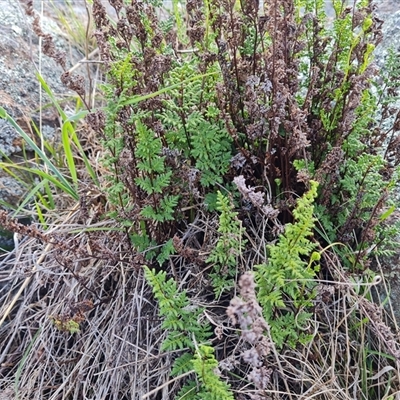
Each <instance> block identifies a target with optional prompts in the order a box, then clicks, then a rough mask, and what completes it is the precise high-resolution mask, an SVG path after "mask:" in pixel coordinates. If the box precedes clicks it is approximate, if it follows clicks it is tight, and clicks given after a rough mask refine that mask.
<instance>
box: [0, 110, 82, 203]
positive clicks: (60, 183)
mask: <svg viewBox="0 0 400 400" xmlns="http://www.w3.org/2000/svg"><path fill="white" fill-rule="evenodd" d="M0 118H3V119H5V120H7V122H8V123H10V124H11V125H12V126H13V127H14V128H15V130H16V131H17V132H18V133H19V134H20V135H21V137H22V138H23V139H24V140H25V141H26V142H27V143H28V144H29V146H31V148H32V149H33V150H34V152H35V153H36V154H37V155H38V156H39V157H40V159H41V160H42V161H43V162H44V163H45V165H46V166H47V167H48V168H49V170H51V172H53V174H54V175H55V176H56V178H57V179H55V178H53V177H52V179H49V180H50V181H52V182H53V183H54V182H55V181H56V182H57V180H58V182H57V184H56V186H58V187H60V188H61V187H63V188H65V189H64V190H63V191H64V192H66V193H69V194H70V195H71V196H72V197H73V198H75V199H78V197H79V196H78V194H77V193H76V191H75V189H74V188H73V187H72V186H71V185H70V184H69V182H68V181H67V179H65V177H64V176H63V175H62V173H61V172H60V171H59V170H58V168H57V167H56V166H55V165H54V164H53V163H52V162H51V161H50V160H49V158H48V157H47V155H46V154H45V153H44V152H43V151H42V150H41V149H40V148H39V147H38V146H37V145H36V143H35V142H34V141H33V140H32V139H31V138H30V137H29V135H27V134H26V133H25V132H24V131H23V130H22V129H21V127H20V126H19V125H18V124H17V123H16V121H15V120H14V119H13V118H12V117H11V116H10V115H9V114H8V113H7V111H6V110H5V109H4V108H3V107H0ZM2 164H3V163H2ZM13 167H16V166H13ZM18 168H20V169H23V170H25V171H28V172H29V171H31V172H33V171H38V170H33V169H30V168H26V167H23V168H22V167H20V166H19V167H18ZM41 172H43V171H41ZM35 173H36V174H37V172H35ZM43 174H45V173H43ZM38 175H40V174H38ZM46 175H47V176H49V175H48V174H46Z"/></svg>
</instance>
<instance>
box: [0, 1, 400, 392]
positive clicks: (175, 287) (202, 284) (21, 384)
mask: <svg viewBox="0 0 400 400" xmlns="http://www.w3.org/2000/svg"><path fill="white" fill-rule="evenodd" d="M92 3H93V4H92V7H91V12H92V16H93V21H94V25H95V31H94V36H95V38H96V41H97V45H98V49H99V50H98V51H99V62H100V63H101V64H102V66H103V73H104V80H103V82H102V83H101V84H99V85H98V90H99V93H100V95H99V96H98V97H100V102H99V104H98V105H97V108H96V109H87V110H86V111H85V112H86V126H85V131H86V132H89V133H90V136H91V137H94V138H96V146H97V148H101V149H102V154H101V159H100V161H99V159H98V158H96V159H95V160H94V159H93V163H95V165H96V168H98V176H99V177H100V178H99V180H98V182H96V185H97V186H96V188H95V189H94V188H91V190H90V191H89V192H88V191H87V183H86V185H83V184H82V183H81V182H77V186H76V187H78V188H79V190H78V191H79V194H80V202H79V203H78V204H76V205H74V206H71V208H72V209H73V210H74V211H73V212H71V213H70V214H68V217H67V218H66V219H65V220H64V221H63V222H60V221H58V222H57V224H59V225H60V226H61V228H60V229H58V230H57V229H55V228H52V229H48V230H45V227H41V228H40V227H30V228H26V227H25V228H24V227H22V226H20V225H18V224H17V223H16V222H15V221H13V220H10V219H9V218H8V217H7V216H6V215H3V214H1V215H0V223H1V224H2V225H5V226H6V227H7V228H8V229H10V230H13V231H15V232H18V233H21V234H24V235H27V236H30V237H31V238H32V239H35V240H36V241H33V240H31V241H29V242H28V244H27V245H25V247H24V246H20V247H19V248H18V249H16V250H15V252H16V253H17V255H18V257H17V258H16V259H17V260H18V262H19V263H21V265H23V266H24V268H25V269H24V271H25V272H26V271H28V270H31V268H32V267H30V264H29V262H30V259H29V254H33V252H32V251H30V252H27V251H25V252H22V250H24V249H26V246H30V247H29V248H34V247H35V246H36V248H35V252H38V251H39V250H41V251H42V252H43V256H42V257H40V260H39V261H38V263H37V264H38V265H39V264H43V266H45V267H46V268H44V267H40V268H39V267H37V266H36V264H35V268H34V270H33V271H34V273H35V274H36V276H37V279H36V280H32V281H31V282H30V286H29V288H30V289H29V290H26V295H25V297H24V300H23V301H21V302H20V303H17V304H18V307H15V309H14V311H13V312H14V315H18V319H17V320H19V321H21V320H22V319H24V320H25V321H27V322H26V324H25V325H24V330H23V332H22V333H21V334H20V336H19V337H17V336H16V334H15V333H14V334H13V335H12V336H11V339H10V338H8V339H7V340H6V339H5V338H6V337H7V334H8V333H9V332H11V329H14V332H16V331H17V329H16V324H15V323H14V322H13V320H12V316H11V317H9V318H8V319H7V321H6V323H5V325H3V326H2V327H1V338H2V339H4V340H3V341H4V343H5V347H6V350H7V351H10V349H14V350H13V351H14V353H13V357H11V358H4V357H6V356H2V357H3V358H2V363H3V364H2V365H5V367H4V368H3V367H2V370H1V371H2V372H1V373H2V376H1V378H2V381H1V382H2V385H3V382H4V387H5V388H6V389H8V387H9V386H7V379H9V377H10V376H13V374H16V375H17V376H18V378H16V379H15V380H14V381H13V382H14V383H15V385H14V387H15V391H16V393H17V396H18V398H20V399H30V398H38V399H39V398H40V399H74V398H92V399H103V398H107V399H108V398H109V399H119V400H121V399H124V400H125V399H126V400H128V399H151V398H154V399H174V398H176V399H197V400H203V399H215V400H217V399H218V400H219V399H248V398H249V399H271V398H282V399H287V398H293V397H300V398H321V399H354V398H356V399H383V398H387V399H390V398H394V396H395V395H396V393H398V388H399V387H400V380H399V376H400V369H399V365H400V364H399V361H400V345H399V342H398V339H397V338H396V336H395V334H394V333H393V332H392V330H391V328H392V326H391V323H388V321H387V320H386V319H385V318H386V317H388V315H387V314H386V312H385V311H384V309H383V307H382V306H381V305H379V304H375V303H374V302H373V301H372V297H373V296H372V293H371V291H372V288H374V290H375V287H378V284H379V283H381V281H382V279H381V278H382V277H381V276H379V275H377V273H376V272H375V271H374V268H375V267H374V265H375V264H379V256H381V255H387V254H391V253H392V252H393V250H394V248H395V244H396V243H395V238H396V235H397V233H398V230H397V228H396V227H395V226H394V227H393V226H388V222H387V221H388V220H389V219H390V218H389V217H390V215H391V213H392V212H393V211H394V200H393V189H394V188H395V184H396V182H397V175H398V165H399V163H400V157H399V153H398V151H397V148H398V136H397V133H398V132H397V131H398V130H399V129H400V124H399V123H398V122H399V121H398V119H399V117H398V115H400V114H396V115H397V117H396V118H394V119H393V118H392V117H391V116H393V115H394V113H395V112H397V111H394V110H393V107H392V106H391V99H392V98H393V96H394V92H395V90H396V89H395V85H394V84H393V82H394V81H396V82H397V81H398V79H399V76H398V67H399V65H400V62H399V59H398V58H397V57H396V55H395V54H394V53H391V55H390V60H389V61H390V62H388V68H387V70H386V72H382V73H380V71H379V70H378V69H377V67H376V66H375V65H374V62H373V51H374V49H375V47H376V46H377V45H378V44H379V42H380V41H381V31H380V28H381V21H380V20H379V19H378V18H377V17H376V16H375V13H374V7H373V5H372V4H371V2H370V1H368V0H360V1H354V2H351V4H348V5H347V4H346V2H345V1H342V0H332V2H331V3H332V7H333V10H334V14H335V16H334V17H333V18H331V19H328V17H327V16H326V14H325V11H324V10H325V1H324V0H274V1H269V2H265V3H258V2H251V1H241V2H239V1H226V0H207V1H206V0H187V1H186V2H180V1H177V0H176V1H175V0H173V2H172V6H171V9H169V8H164V7H163V4H162V3H161V2H159V1H157V0H145V1H140V2H139V1H135V0H132V1H131V0H129V1H128V0H124V1H122V0H113V1H111V0H109V5H110V6H111V8H112V9H113V10H114V12H113V13H111V14H110V15H109V14H108V13H107V9H106V7H105V6H104V4H103V3H104V2H103V1H100V0H93V2H92ZM71 79H72V78H71ZM379 82H384V84H383V85H381V84H380V83H379ZM79 94H80V95H81V96H82V85H80V92H79ZM388 121H390V123H391V125H390V126H389V127H388ZM80 185H81V186H80ZM89 197H92V198H90V199H89ZM73 207H75V208H73ZM49 218H50V217H49ZM49 222H50V221H49ZM57 224H56V221H55V220H53V221H51V224H50V223H49V226H54V225H57ZM21 252H22V253H21ZM35 254H36V253H35ZM374 260H378V263H375V264H374V263H373V261H374ZM11 262H12V260H11V259H10V261H9V263H11ZM22 268H23V267H20V269H19V270H22ZM14 274H17V272H15V273H14ZM12 277H13V279H15V282H17V281H18V280H17V278H18V276H17V275H12ZM60 277H61V278H60ZM14 284H15V283H14ZM11 286H12V285H11ZM26 286H27V284H26ZM36 308H38V310H37V309H36ZM16 309H17V310H16ZM8 312H9V311H8ZM10 315H12V314H10ZM37 332H39V333H38V334H37V335H36V333H37ZM27 343H29V347H28V344H27ZM27 349H28V350H29V351H27ZM3 354H6V352H3ZM11 359H12V360H18V362H16V361H12V363H10V360H11ZM4 360H5V361H4ZM39 363H40V365H46V367H44V368H43V369H39V372H37V371H38V365H39ZM34 371H36V372H34ZM3 377H4V379H3ZM83 377H85V379H83ZM35 396H36V397H35Z"/></svg>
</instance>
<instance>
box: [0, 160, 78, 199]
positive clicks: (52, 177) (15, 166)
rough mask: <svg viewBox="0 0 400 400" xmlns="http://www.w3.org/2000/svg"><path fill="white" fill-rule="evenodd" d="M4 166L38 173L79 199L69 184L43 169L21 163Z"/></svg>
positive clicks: (1, 165)
mask: <svg viewBox="0 0 400 400" xmlns="http://www.w3.org/2000/svg"><path fill="white" fill-rule="evenodd" d="M3 164H4V163H2V162H0V168H4V167H3ZM6 167H13V168H16V169H20V170H22V171H27V172H30V173H32V174H35V175H38V176H40V177H41V178H43V179H47V180H48V181H50V182H51V183H52V184H53V185H54V186H56V187H57V188H58V189H60V190H61V191H63V192H64V193H66V194H69V195H70V196H71V197H72V198H73V199H75V200H78V199H79V196H78V193H76V191H75V190H74V189H73V188H72V187H71V185H69V184H67V185H65V184H64V183H63V182H61V181H60V180H58V179H56V178H55V177H54V176H52V175H50V174H48V173H47V172H45V171H42V170H40V169H37V168H29V167H23V166H22V165H12V166H10V165H6ZM67 183H68V182H67Z"/></svg>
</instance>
